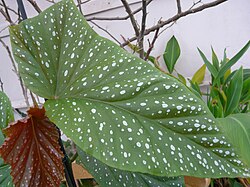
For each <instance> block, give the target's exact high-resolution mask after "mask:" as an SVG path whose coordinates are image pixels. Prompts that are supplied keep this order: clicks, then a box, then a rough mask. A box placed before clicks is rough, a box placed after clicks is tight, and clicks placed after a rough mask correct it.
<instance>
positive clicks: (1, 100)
mask: <svg viewBox="0 0 250 187" xmlns="http://www.w3.org/2000/svg"><path fill="white" fill-rule="evenodd" d="M13 120H14V114H13V111H12V107H11V103H10V100H9V98H8V97H7V96H6V94H5V93H3V92H1V91H0V130H1V129H2V128H5V127H7V125H8V123H9V122H11V121H13ZM0 145H1V144H0Z"/></svg>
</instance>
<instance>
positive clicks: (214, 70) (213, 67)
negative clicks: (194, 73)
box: [198, 48, 218, 77]
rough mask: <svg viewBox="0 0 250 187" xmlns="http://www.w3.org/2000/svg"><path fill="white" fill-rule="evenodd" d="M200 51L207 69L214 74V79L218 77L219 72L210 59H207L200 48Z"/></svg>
mask: <svg viewBox="0 0 250 187" xmlns="http://www.w3.org/2000/svg"><path fill="white" fill-rule="evenodd" d="M198 51H199V53H200V55H201V58H202V60H203V62H204V63H205V64H206V66H207V69H208V70H209V71H210V73H211V74H212V76H213V77H217V74H218V71H217V70H216V68H215V66H213V65H212V64H211V63H210V62H209V61H208V59H207V58H206V56H205V55H204V53H203V52H202V51H201V50H200V49H199V48H198Z"/></svg>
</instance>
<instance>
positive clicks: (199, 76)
mask: <svg viewBox="0 0 250 187" xmlns="http://www.w3.org/2000/svg"><path fill="white" fill-rule="evenodd" d="M205 73H206V64H203V65H202V66H201V67H200V68H199V69H198V70H197V71H196V72H195V74H194V76H193V78H192V81H193V82H196V83H197V84H201V83H202V82H203V80H204V77H205Z"/></svg>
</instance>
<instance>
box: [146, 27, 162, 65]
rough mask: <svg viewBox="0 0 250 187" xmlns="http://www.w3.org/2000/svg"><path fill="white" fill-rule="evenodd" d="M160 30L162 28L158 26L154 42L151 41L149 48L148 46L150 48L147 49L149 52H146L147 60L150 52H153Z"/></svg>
mask: <svg viewBox="0 0 250 187" xmlns="http://www.w3.org/2000/svg"><path fill="white" fill-rule="evenodd" d="M159 30H160V28H158V29H157V30H156V31H155V34H154V37H153V40H152V42H151V43H149V48H148V50H147V53H146V55H145V58H144V59H145V60H147V59H148V57H149V55H150V53H151V51H152V50H153V48H154V45H155V42H156V39H157V38H158V36H159V35H158V34H159Z"/></svg>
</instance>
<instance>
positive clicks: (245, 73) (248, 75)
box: [225, 69, 250, 84]
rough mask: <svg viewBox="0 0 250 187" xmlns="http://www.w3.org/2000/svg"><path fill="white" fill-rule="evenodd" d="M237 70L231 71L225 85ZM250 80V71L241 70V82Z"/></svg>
mask: <svg viewBox="0 0 250 187" xmlns="http://www.w3.org/2000/svg"><path fill="white" fill-rule="evenodd" d="M236 71H237V70H235V71H233V72H232V73H231V74H230V75H229V76H228V77H227V79H226V81H225V84H227V83H228V82H229V81H230V80H231V79H232V77H233V76H234V74H235V73H236ZM248 78H250V69H243V80H244V81H245V80H246V79H248Z"/></svg>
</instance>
